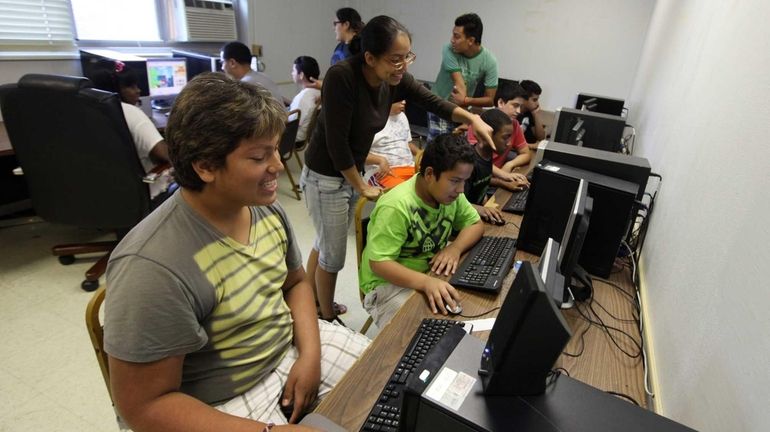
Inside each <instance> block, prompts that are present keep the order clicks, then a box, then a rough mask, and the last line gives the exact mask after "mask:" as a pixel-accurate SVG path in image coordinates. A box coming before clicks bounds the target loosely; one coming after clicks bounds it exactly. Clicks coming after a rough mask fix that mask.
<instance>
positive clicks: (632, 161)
mask: <svg viewBox="0 0 770 432" xmlns="http://www.w3.org/2000/svg"><path fill="white" fill-rule="evenodd" d="M541 148H542V149H543V151H542V155H540V156H542V160H548V161H550V162H556V163H559V164H565V165H569V166H573V167H575V168H580V169H584V170H586V171H591V172H595V173H598V174H603V175H606V176H610V177H615V178H619V179H621V180H626V181H629V182H631V183H634V184H636V185H638V189H637V192H636V199H637V200H639V201H642V197H643V196H644V192H645V189H646V187H647V179H648V178H649V177H650V171H651V167H650V161H648V160H647V159H645V158H641V157H637V156H631V155H624V154H619V153H610V152H606V151H601V150H596V149H592V148H588V147H576V146H574V145H566V144H564V143H559V142H555V141H547V142H546V143H545V144H544V145H541ZM538 153H540V151H538Z"/></svg>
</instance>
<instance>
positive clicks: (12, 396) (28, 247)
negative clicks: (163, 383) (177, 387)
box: [0, 161, 377, 432]
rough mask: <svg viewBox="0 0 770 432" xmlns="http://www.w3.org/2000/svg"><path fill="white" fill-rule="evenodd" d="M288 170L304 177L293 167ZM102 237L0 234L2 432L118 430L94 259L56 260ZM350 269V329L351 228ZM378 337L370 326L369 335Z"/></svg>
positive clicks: (355, 323)
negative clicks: (100, 345)
mask: <svg viewBox="0 0 770 432" xmlns="http://www.w3.org/2000/svg"><path fill="white" fill-rule="evenodd" d="M290 164H291V166H292V172H293V173H295V174H296V176H295V178H298V177H299V173H298V172H297V165H296V163H295V161H290ZM281 182H282V183H281V187H280V191H279V201H280V202H281V204H282V205H283V206H284V208H285V209H286V212H287V213H288V215H289V218H290V220H291V221H292V224H293V226H294V229H295V231H296V234H297V238H298V240H299V243H300V247H301V249H302V253H303V257H305V258H306V257H307V253H308V251H309V250H310V247H311V245H312V241H313V238H314V236H315V232H314V230H313V225H312V223H311V222H310V220H309V218H308V215H307V211H306V209H305V204H304V201H301V202H300V201H297V200H296V199H295V198H294V194H292V193H291V189H290V185H289V182H288V179H287V178H286V176H282V178H281ZM102 237H104V233H100V232H97V231H93V230H84V229H78V228H73V227H66V226H61V225H52V224H49V223H36V224H29V225H21V226H15V227H10V228H0V341H2V342H0V432H11V431H13V432H26V431H30V432H31V431H35V432H38V431H51V432H56V431H73V432H74V431H77V432H92V431H94V432H96V431H117V430H118V429H117V425H116V423H115V420H114V415H113V411H112V407H111V404H110V400H109V396H108V394H107V390H106V387H105V385H104V381H103V380H102V377H101V373H100V371H99V365H98V364H97V362H96V356H95V355H94V353H93V349H92V348H91V341H90V339H89V337H88V332H87V331H86V327H85V318H84V316H85V308H86V304H87V303H88V300H89V299H90V298H91V293H88V292H85V291H83V290H81V289H80V282H81V281H82V280H83V277H84V276H83V273H84V272H85V270H86V269H87V268H88V266H89V265H90V263H92V262H94V259H88V258H84V259H79V260H78V261H77V262H76V263H75V264H72V265H70V266H63V265H61V264H59V262H58V260H57V259H56V257H54V256H52V255H51V253H50V249H51V246H53V245H55V244H60V243H67V242H81V241H90V240H94V239H99V238H102ZM346 262H347V266H346V267H345V269H344V270H343V271H342V272H341V273H340V276H339V280H338V283H337V300H338V302H340V303H344V304H346V305H347V306H348V308H349V311H348V313H347V314H346V315H343V316H342V319H343V320H344V321H345V323H346V324H347V325H348V326H349V327H351V328H353V329H359V328H361V326H362V325H363V323H364V320H365V319H366V317H367V314H366V312H365V311H364V310H363V309H362V307H361V303H360V301H359V297H358V291H357V289H358V288H357V286H358V277H357V274H356V264H355V263H356V258H355V235H354V232H353V230H352V227H351V231H350V234H349V237H348V254H347V261H346ZM102 283H104V279H103V278H102ZM376 331H377V330H376V328H375V327H374V326H372V330H370V332H369V336H370V337H371V336H372V334H373V333H375V332H376Z"/></svg>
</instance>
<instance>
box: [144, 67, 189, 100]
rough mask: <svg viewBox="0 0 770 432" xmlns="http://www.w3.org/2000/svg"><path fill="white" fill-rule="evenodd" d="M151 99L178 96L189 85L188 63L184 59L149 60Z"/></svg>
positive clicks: (148, 71) (148, 80) (148, 79)
mask: <svg viewBox="0 0 770 432" xmlns="http://www.w3.org/2000/svg"><path fill="white" fill-rule="evenodd" d="M147 82H148V83H149V87H150V97H152V98H153V99H155V98H167V97H169V96H176V95H178V94H179V92H181V91H182V89H183V88H184V86H185V85H187V62H186V61H185V59H183V58H163V59H147Z"/></svg>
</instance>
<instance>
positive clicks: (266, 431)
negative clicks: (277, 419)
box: [262, 421, 275, 432]
mask: <svg viewBox="0 0 770 432" xmlns="http://www.w3.org/2000/svg"><path fill="white" fill-rule="evenodd" d="M273 426H275V423H273V422H271V421H269V422H267V423H265V428H264V429H262V432H270V431H271V430H272V429H273Z"/></svg>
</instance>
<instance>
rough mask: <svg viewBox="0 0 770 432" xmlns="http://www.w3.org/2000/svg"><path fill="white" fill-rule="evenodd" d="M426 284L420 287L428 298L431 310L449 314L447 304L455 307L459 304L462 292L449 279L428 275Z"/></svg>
mask: <svg viewBox="0 0 770 432" xmlns="http://www.w3.org/2000/svg"><path fill="white" fill-rule="evenodd" d="M426 279H427V280H426V281H425V284H424V285H423V286H422V287H421V288H420V291H421V292H422V293H423V294H424V295H425V298H426V300H428V306H429V307H430V310H431V311H432V312H433V313H434V314H435V313H439V312H440V313H442V314H444V315H448V314H449V312H448V311H447V310H446V305H447V304H448V305H449V307H451V308H453V309H454V308H455V307H456V306H457V303H458V300H455V299H459V298H460V294H459V293H458V292H457V290H456V289H455V287H453V286H452V285H450V284H449V282H447V281H443V280H441V279H437V278H434V277H432V276H427V278H426Z"/></svg>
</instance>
